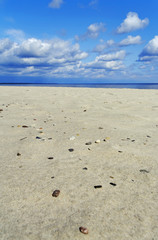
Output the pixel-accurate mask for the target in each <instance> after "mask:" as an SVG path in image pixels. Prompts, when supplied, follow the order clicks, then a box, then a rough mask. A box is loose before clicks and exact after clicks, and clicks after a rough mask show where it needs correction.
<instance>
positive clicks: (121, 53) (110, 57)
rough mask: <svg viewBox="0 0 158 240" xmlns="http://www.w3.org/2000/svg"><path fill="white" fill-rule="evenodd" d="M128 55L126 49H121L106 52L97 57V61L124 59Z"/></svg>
mask: <svg viewBox="0 0 158 240" xmlns="http://www.w3.org/2000/svg"><path fill="white" fill-rule="evenodd" d="M125 56H126V52H125V51H124V50H120V51H117V52H112V53H106V54H102V55H100V56H97V57H96V60H97V61H114V60H122V59H124V58H125Z"/></svg>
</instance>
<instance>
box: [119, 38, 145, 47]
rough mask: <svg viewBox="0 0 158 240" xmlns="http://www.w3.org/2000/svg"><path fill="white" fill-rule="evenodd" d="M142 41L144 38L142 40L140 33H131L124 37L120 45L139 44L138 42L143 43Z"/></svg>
mask: <svg viewBox="0 0 158 240" xmlns="http://www.w3.org/2000/svg"><path fill="white" fill-rule="evenodd" d="M141 43H142V40H141V37H140V36H139V35H138V36H135V37H133V36H131V35H129V36H128V37H127V38H125V39H123V40H122V41H121V42H120V43H119V46H123V47H125V46H129V45H137V44H141Z"/></svg>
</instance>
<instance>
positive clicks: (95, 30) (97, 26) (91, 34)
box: [75, 23, 105, 41]
mask: <svg viewBox="0 0 158 240" xmlns="http://www.w3.org/2000/svg"><path fill="white" fill-rule="evenodd" d="M101 32H105V25H104V24H103V23H93V24H91V25H89V26H88V28H87V31H86V33H85V34H83V35H81V36H78V35H76V36H75V39H76V40H77V41H79V40H86V39H87V38H92V39H95V38H97V37H98V36H99V34H100V33H101Z"/></svg>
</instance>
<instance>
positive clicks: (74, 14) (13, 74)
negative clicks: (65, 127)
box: [0, 0, 158, 82]
mask: <svg viewBox="0 0 158 240" xmlns="http://www.w3.org/2000/svg"><path fill="white" fill-rule="evenodd" d="M157 12H158V1H157V0H150V1H145V0H44V1H39V0H38V1H37V0H33V1H32V0H22V1H20V0H14V1H13V0H0V22H1V24H0V82H4V81H12V80H13V81H17V82H19V81H38V80H40V81H43V82H50V81H55V82H61V81H63V82H64V81H71V82H73V81H74V82H79V81H84V82H86V81H87V82H158V77H157V76H158V27H157V24H158V14H157Z"/></svg>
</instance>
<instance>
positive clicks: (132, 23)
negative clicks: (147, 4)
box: [117, 12, 149, 34]
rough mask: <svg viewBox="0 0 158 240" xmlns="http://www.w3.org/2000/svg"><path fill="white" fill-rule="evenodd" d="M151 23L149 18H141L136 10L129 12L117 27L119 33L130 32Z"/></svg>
mask: <svg viewBox="0 0 158 240" xmlns="http://www.w3.org/2000/svg"><path fill="white" fill-rule="evenodd" d="M148 23H149V20H148V18H145V19H143V20H141V19H140V18H139V17H138V14H137V13H135V12H129V13H128V14H127V17H126V19H125V20H124V21H123V23H121V25H120V26H119V27H118V28H117V33H118V34H120V33H128V32H132V31H135V30H138V29H142V28H144V27H146V26H147V25H148Z"/></svg>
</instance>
